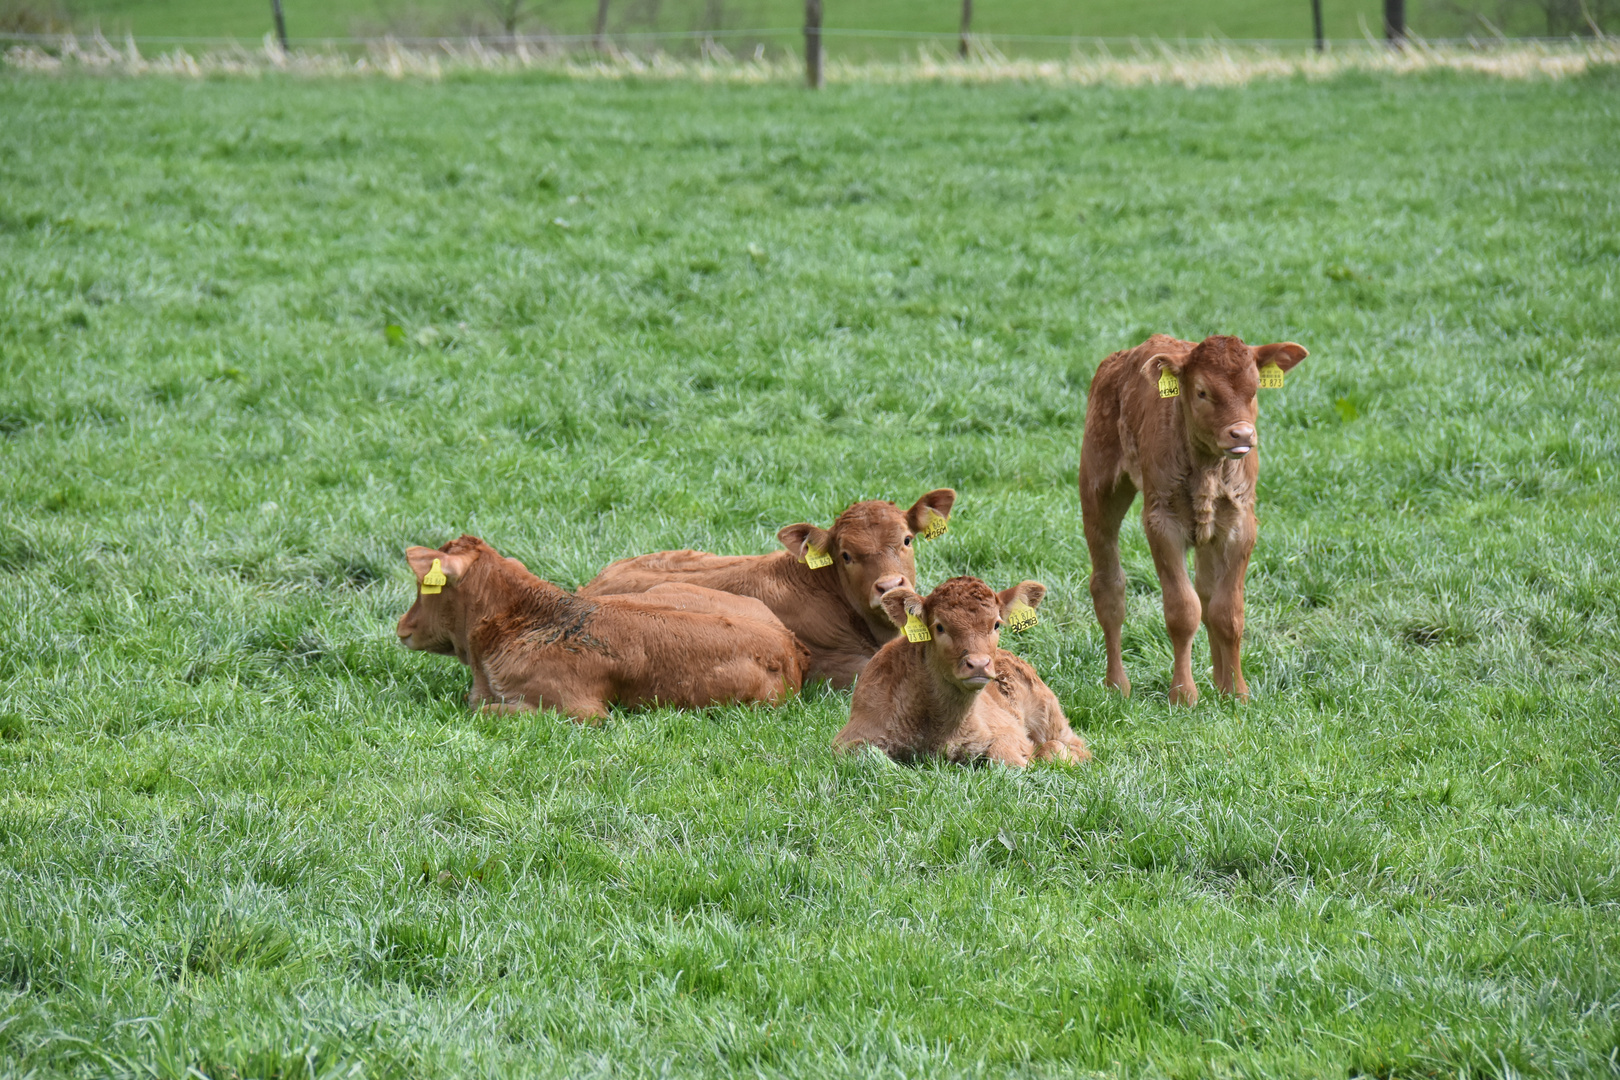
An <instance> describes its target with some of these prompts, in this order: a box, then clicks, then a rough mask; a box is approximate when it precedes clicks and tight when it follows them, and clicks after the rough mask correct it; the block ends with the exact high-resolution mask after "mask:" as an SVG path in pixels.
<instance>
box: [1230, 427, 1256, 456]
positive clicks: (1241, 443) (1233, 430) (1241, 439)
mask: <svg viewBox="0 0 1620 1080" xmlns="http://www.w3.org/2000/svg"><path fill="white" fill-rule="evenodd" d="M1226 438H1227V441H1228V442H1229V443H1230V444H1231V447H1230V448H1231V451H1232V453H1234V454H1246V453H1248V452H1249V451H1250V450H1252V449H1254V425H1253V424H1247V423H1245V424H1233V425H1232V426H1231V427H1229V428H1227V429H1226Z"/></svg>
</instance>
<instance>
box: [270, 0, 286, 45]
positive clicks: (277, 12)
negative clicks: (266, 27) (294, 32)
mask: <svg viewBox="0 0 1620 1080" xmlns="http://www.w3.org/2000/svg"><path fill="white" fill-rule="evenodd" d="M270 13H271V14H273V15H274V16H275V17H276V40H277V41H279V42H281V51H282V52H286V51H287V20H286V19H283V18H282V17H281V0H270Z"/></svg>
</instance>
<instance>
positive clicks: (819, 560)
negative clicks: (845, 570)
mask: <svg viewBox="0 0 1620 1080" xmlns="http://www.w3.org/2000/svg"><path fill="white" fill-rule="evenodd" d="M804 565H806V566H808V567H809V568H810V569H812V570H820V569H821V568H822V567H823V566H831V565H832V556H831V555H829V554H827V553H826V552H825V551H822V550H821V549H820V548H818V547H813V546H810V545H806V546H805V549H804Z"/></svg>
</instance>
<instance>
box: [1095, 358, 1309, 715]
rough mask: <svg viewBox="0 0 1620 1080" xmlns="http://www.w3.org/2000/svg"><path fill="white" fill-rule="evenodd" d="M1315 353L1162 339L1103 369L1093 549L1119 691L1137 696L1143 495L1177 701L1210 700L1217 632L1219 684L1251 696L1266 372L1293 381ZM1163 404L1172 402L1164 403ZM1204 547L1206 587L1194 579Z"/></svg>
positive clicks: (1101, 616) (1113, 680) (1200, 575)
mask: <svg viewBox="0 0 1620 1080" xmlns="http://www.w3.org/2000/svg"><path fill="white" fill-rule="evenodd" d="M1307 355H1308V354H1307V353H1306V352H1305V350H1304V349H1302V348H1300V347H1299V346H1298V345H1295V344H1294V343H1293V342H1291V341H1290V342H1283V343H1281V344H1276V345H1260V346H1257V347H1254V348H1250V347H1249V346H1247V345H1245V344H1243V342H1242V341H1240V340H1238V339H1237V338H1235V337H1209V338H1205V339H1204V340H1203V341H1201V342H1199V343H1198V344H1197V345H1194V344H1193V343H1192V342H1190V341H1180V340H1178V339H1176V338H1173V337H1170V336H1169V335H1168V334H1154V335H1153V336H1152V337H1150V338H1148V339H1147V341H1145V342H1143V343H1142V344H1141V345H1138V346H1137V347H1136V348H1134V349H1127V350H1125V351H1123V352H1117V353H1114V354H1113V355H1112V356H1110V357H1108V359H1106V360H1104V361H1103V362H1102V363H1101V364H1100V365H1098V367H1097V374H1096V375H1095V376H1093V378H1092V380H1091V399H1090V401H1089V402H1088V403H1087V404H1086V432H1085V437H1084V439H1083V441H1082V443H1081V449H1080V510H1081V513H1082V514H1083V515H1084V518H1085V526H1086V544H1087V546H1088V547H1090V549H1091V598H1092V602H1093V603H1094V605H1095V606H1096V609H1097V621H1098V622H1099V623H1101V624H1102V629H1103V637H1104V639H1105V640H1106V642H1107V645H1108V685H1110V686H1113V687H1116V688H1117V689H1118V690H1119V691H1120V692H1121V693H1122V694H1124V695H1126V696H1127V697H1129V696H1130V692H1131V680H1130V679H1129V678H1127V677H1126V675H1125V666H1124V664H1123V663H1122V662H1121V660H1120V631H1121V628H1122V627H1123V625H1124V623H1125V572H1124V571H1123V570H1122V569H1121V568H1120V563H1119V525H1120V522H1121V521H1123V520H1124V518H1125V512H1126V511H1127V510H1129V509H1130V507H1131V502H1132V500H1133V499H1135V498H1136V493H1137V492H1138V491H1140V492H1141V493H1142V530H1143V531H1144V532H1145V533H1147V541H1148V547H1149V549H1151V550H1152V552H1153V565H1154V567H1155V568H1156V569H1157V570H1158V572H1159V587H1160V589H1161V590H1163V593H1164V621H1165V625H1166V627H1167V628H1168V629H1169V631H1170V644H1171V646H1172V647H1173V648H1174V650H1175V669H1174V671H1173V673H1172V675H1171V678H1170V700H1171V701H1172V702H1175V703H1177V704H1185V705H1191V704H1193V703H1195V702H1196V701H1197V700H1198V687H1197V685H1196V684H1195V683H1194V682H1193V673H1192V639H1193V635H1194V634H1196V633H1197V632H1198V622H1199V619H1200V617H1202V619H1203V622H1204V625H1205V626H1206V627H1207V628H1208V629H1209V651H1210V656H1211V660H1212V661H1213V665H1214V669H1215V686H1216V688H1217V689H1219V690H1220V691H1221V692H1222V693H1224V694H1236V695H1237V696H1238V697H1240V698H1247V697H1248V696H1249V687H1248V684H1247V683H1245V682H1244V681H1243V664H1242V650H1243V577H1244V574H1245V573H1247V571H1248V568H1249V554H1250V552H1252V551H1253V550H1254V540H1255V531H1256V521H1255V516H1254V495H1255V483H1256V481H1257V480H1258V479H1259V476H1260V459H1259V452H1258V450H1256V445H1257V440H1258V434H1257V432H1256V430H1255V421H1256V419H1257V418H1258V416H1259V408H1258V406H1257V405H1256V403H1255V391H1256V390H1257V389H1258V388H1259V386H1260V379H1261V373H1260V369H1261V368H1269V367H1270V366H1271V365H1276V367H1277V369H1278V371H1277V372H1276V373H1272V372H1269V371H1268V373H1267V374H1268V378H1274V379H1275V380H1276V381H1277V383H1278V384H1279V385H1280V383H1281V372H1286V371H1288V370H1290V369H1292V368H1293V367H1294V365H1296V364H1298V363H1299V362H1300V361H1301V360H1303V359H1305V357H1306V356H1307ZM1161 395H1163V396H1161ZM1188 548H1192V549H1193V565H1194V568H1195V573H1196V580H1197V584H1196V586H1194V585H1193V584H1192V583H1190V582H1188V580H1187V549H1188Z"/></svg>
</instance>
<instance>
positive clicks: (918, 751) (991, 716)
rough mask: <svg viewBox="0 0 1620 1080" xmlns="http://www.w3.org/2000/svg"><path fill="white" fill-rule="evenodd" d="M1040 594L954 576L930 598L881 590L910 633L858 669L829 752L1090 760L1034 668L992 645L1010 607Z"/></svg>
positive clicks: (1013, 761)
mask: <svg viewBox="0 0 1620 1080" xmlns="http://www.w3.org/2000/svg"><path fill="white" fill-rule="evenodd" d="M1045 595H1046V586H1044V585H1042V584H1041V583H1040V582H1038V581H1025V582H1022V583H1020V584H1018V585H1015V586H1013V587H1012V588H1010V589H1004V590H1002V591H1001V592H1000V593H995V592H992V591H991V590H990V586H988V585H986V584H985V583H984V582H982V581H980V580H979V579H978V578H972V577H955V578H951V579H950V580H949V581H946V582H944V583H943V584H941V585H940V586H939V588H937V589H935V590H934V591H933V592H932V593H930V594H929V595H928V597H927V598H926V599H924V598H923V597H920V596H918V595H917V594H916V593H914V592H912V591H911V590H910V589H895V590H893V591H892V592H889V593H887V594H886V595H885V596H884V597H883V607H884V610H885V611H886V612H888V615H889V618H890V619H891V620H893V622H894V625H895V626H896V627H900V628H905V629H906V631H907V632H906V636H904V637H898V638H895V639H894V640H893V641H891V642H889V643H888V644H887V645H885V646H883V648H882V649H881V650H879V651H878V654H877V655H876V656H874V657H873V658H872V662H871V663H869V664H867V665H866V670H865V671H863V672H861V678H860V681H859V682H857V683H856V684H855V694H854V696H853V697H852V699H851V700H850V710H849V723H847V724H845V725H844V730H842V731H840V732H839V733H838V735H837V737H836V738H835V739H834V740H833V746H834V747H836V748H840V749H844V748H852V747H857V746H865V745H869V746H875V747H877V748H879V749H880V750H882V751H883V752H884V753H886V754H888V755H889V756H890V757H892V758H894V759H895V760H897V761H905V760H909V759H911V758H915V757H921V756H926V755H933V754H942V755H944V756H946V757H949V758H951V759H952V760H953V761H965V760H973V759H979V758H989V759H990V760H992V761H1003V762H1006V763H1007V764H1008V765H1020V766H1021V765H1028V764H1029V763H1030V761H1031V760H1040V759H1042V758H1053V759H1056V760H1058V761H1069V762H1081V761H1086V760H1088V759H1089V758H1090V757H1091V751H1090V750H1088V749H1086V743H1085V740H1084V739H1082V738H1080V736H1078V735H1076V734H1075V733H1074V732H1073V731H1072V730H1070V728H1069V721H1068V720H1067V719H1066V718H1065V717H1064V715H1063V707H1062V706H1061V705H1059V704H1058V700H1057V697H1056V696H1055V695H1054V694H1053V693H1052V691H1051V690H1050V689H1048V688H1047V686H1046V684H1045V683H1044V682H1042V681H1041V677H1040V676H1039V675H1037V674H1035V669H1034V668H1032V667H1030V666H1029V665H1028V664H1027V663H1025V662H1024V661H1023V660H1021V659H1019V658H1018V657H1016V656H1014V655H1013V654H1012V653H1010V652H1007V651H1006V650H1005V649H1002V648H1000V647H999V645H998V642H999V640H1000V633H1001V628H1002V623H1003V621H1004V620H1005V619H1007V617H1008V615H1009V614H1010V613H1012V612H1013V609H1014V607H1015V606H1020V607H1027V608H1029V609H1030V611H1031V612H1033V609H1034V608H1035V607H1037V606H1038V605H1039V604H1040V602H1041V599H1042V598H1043V597H1045ZM908 624H909V625H908ZM925 634H926V635H927V639H926V640H910V639H911V638H917V639H922V638H923V637H924V635H925Z"/></svg>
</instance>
